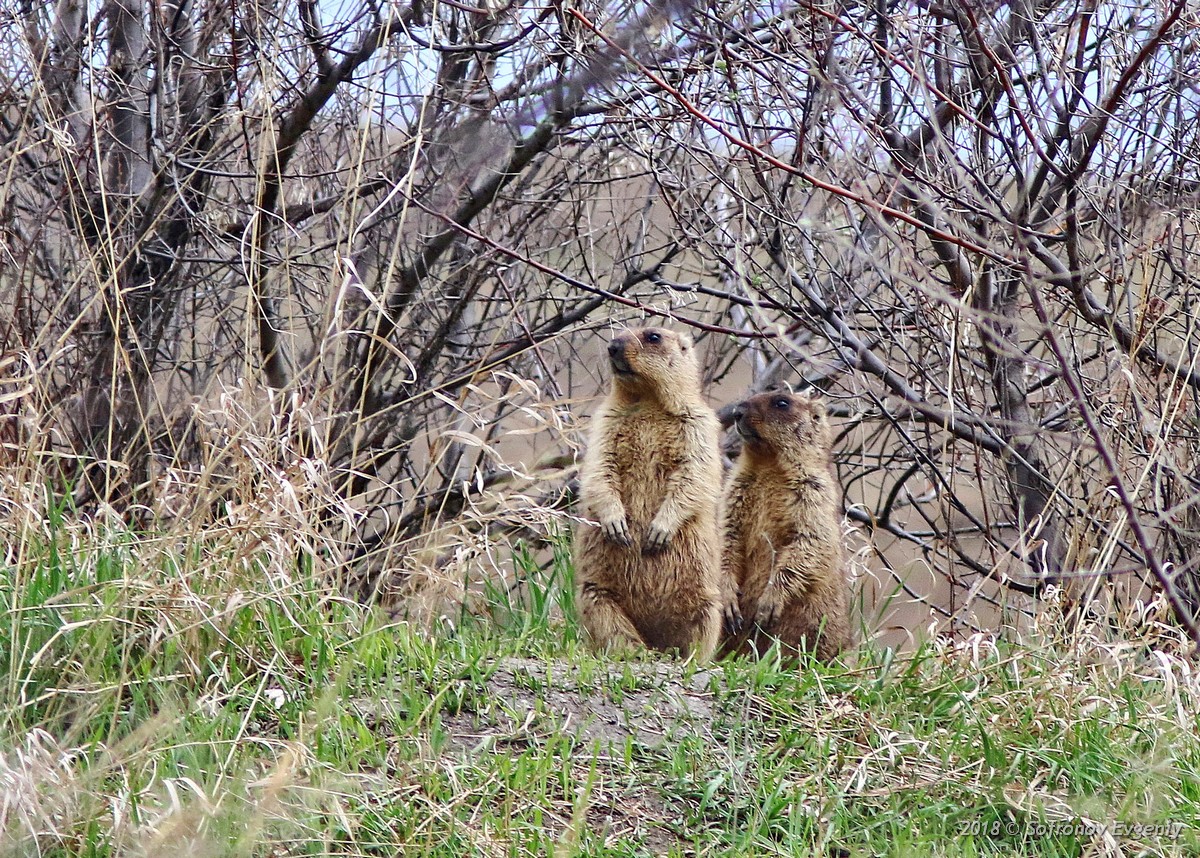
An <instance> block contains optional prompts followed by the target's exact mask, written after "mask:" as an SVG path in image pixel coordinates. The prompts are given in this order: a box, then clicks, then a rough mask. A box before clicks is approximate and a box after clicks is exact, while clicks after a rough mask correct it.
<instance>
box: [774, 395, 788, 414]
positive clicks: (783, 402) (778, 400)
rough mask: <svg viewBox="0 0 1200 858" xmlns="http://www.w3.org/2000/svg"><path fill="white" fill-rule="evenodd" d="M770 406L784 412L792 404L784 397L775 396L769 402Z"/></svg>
mask: <svg viewBox="0 0 1200 858" xmlns="http://www.w3.org/2000/svg"><path fill="white" fill-rule="evenodd" d="M771 405H772V406H773V407H775V408H778V409H780V410H781V411H786V410H787V409H788V408H790V407H791V405H792V402H791V400H790V399H788V398H787V397H786V396H776V397H775V398H774V399H772V400H771Z"/></svg>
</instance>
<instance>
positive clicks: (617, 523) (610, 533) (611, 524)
mask: <svg viewBox="0 0 1200 858" xmlns="http://www.w3.org/2000/svg"><path fill="white" fill-rule="evenodd" d="M600 532H601V533H603V534H604V538H605V539H607V540H608V541H609V542H613V543H615V544H617V545H620V546H621V547H622V548H628V547H629V546H631V545H633V537H631V536H630V535H629V522H627V521H626V520H625V516H621V517H620V518H614V519H612V520H611V521H602V522H600Z"/></svg>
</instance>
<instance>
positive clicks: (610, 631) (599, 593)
mask: <svg viewBox="0 0 1200 858" xmlns="http://www.w3.org/2000/svg"><path fill="white" fill-rule="evenodd" d="M608 356H609V361H610V362H611V364H612V370H613V381H612V388H611V390H610V391H609V394H608V396H607V398H605V400H604V402H603V403H602V404H601V406H600V409H599V411H598V413H597V414H596V415H595V417H594V418H593V423H592V431H591V436H590V439H589V443H588V449H587V453H586V454H585V455H584V458H583V465H582V467H581V470H580V484H579V493H580V501H581V507H582V510H583V512H584V514H585V515H587V516H588V517H589V518H591V519H594V520H595V522H596V523H594V524H592V523H587V524H584V525H582V526H581V527H580V528H579V530H578V532H577V535H576V540H575V546H576V551H575V575H576V583H577V598H578V607H579V615H580V619H581V620H582V622H583V626H584V628H585V629H586V630H587V632H588V634H589V635H590V637H591V639H592V643H593V644H594V645H595V646H596V647H598V648H601V649H604V648H609V647H616V648H621V647H625V646H629V645H635V646H636V645H645V646H648V647H651V648H653V649H656V650H663V651H676V652H679V653H681V654H687V653H689V652H695V653H696V654H697V655H698V656H699V657H700V658H701V659H705V658H708V657H709V656H710V655H712V653H713V650H714V649H715V648H716V645H717V642H718V639H719V637H720V631H721V600H722V598H725V599H728V600H730V601H732V599H733V598H734V591H733V587H732V584H729V585H728V586H726V587H722V586H721V583H720V575H721V566H720V555H721V534H720V526H719V522H718V507H719V504H720V499H721V463H720V457H719V452H718V446H717V445H718V441H719V435H720V425H719V424H718V422H717V417H716V414H715V413H714V412H713V410H712V409H711V408H710V407H709V406H708V405H707V404H706V403H705V401H704V399H703V398H702V396H701V394H700V369H699V364H698V361H697V359H696V349H695V346H694V345H693V343H692V340H691V338H690V337H688V336H687V335H686V334H678V333H673V332H671V331H668V330H664V329H662V328H641V329H637V330H631V331H625V332H623V333H621V334H619V335H618V336H617V337H615V338H614V339H613V341H612V342H611V343H610V344H609V347H608Z"/></svg>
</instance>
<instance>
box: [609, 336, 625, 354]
mask: <svg viewBox="0 0 1200 858" xmlns="http://www.w3.org/2000/svg"><path fill="white" fill-rule="evenodd" d="M624 353H625V344H624V343H623V342H621V341H620V340H613V341H612V342H611V343H609V344H608V354H609V357H620V356H621V355H623V354H624Z"/></svg>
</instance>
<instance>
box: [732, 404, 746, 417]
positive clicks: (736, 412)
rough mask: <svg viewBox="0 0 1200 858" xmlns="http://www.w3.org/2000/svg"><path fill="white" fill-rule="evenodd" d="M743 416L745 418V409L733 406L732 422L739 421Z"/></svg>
mask: <svg viewBox="0 0 1200 858" xmlns="http://www.w3.org/2000/svg"><path fill="white" fill-rule="evenodd" d="M745 416H746V409H745V408H744V407H743V406H741V405H735V406H734V407H733V419H734V420H741V419H742V418H743V417H745Z"/></svg>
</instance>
